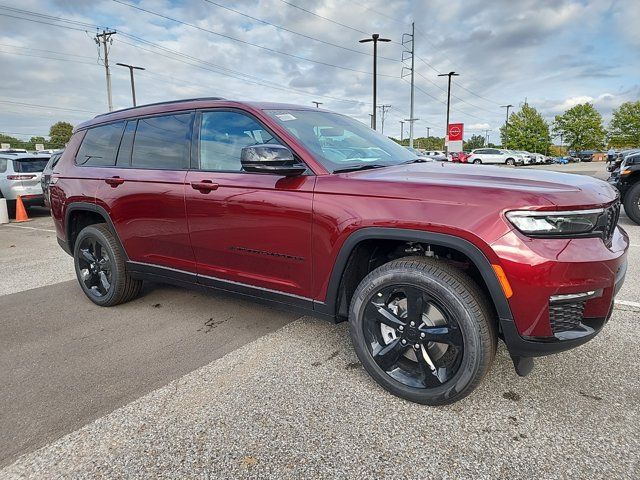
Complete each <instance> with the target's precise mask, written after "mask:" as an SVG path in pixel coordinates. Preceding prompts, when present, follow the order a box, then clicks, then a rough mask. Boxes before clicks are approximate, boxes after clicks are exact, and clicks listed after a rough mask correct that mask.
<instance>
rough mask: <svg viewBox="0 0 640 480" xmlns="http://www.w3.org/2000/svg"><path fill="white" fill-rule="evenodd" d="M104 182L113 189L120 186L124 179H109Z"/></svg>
mask: <svg viewBox="0 0 640 480" xmlns="http://www.w3.org/2000/svg"><path fill="white" fill-rule="evenodd" d="M105 182H106V183H108V184H109V185H111V186H112V187H113V188H116V187H117V186H118V185H122V184H123V183H124V178H120V177H117V176H116V177H111V178H106V179H105Z"/></svg>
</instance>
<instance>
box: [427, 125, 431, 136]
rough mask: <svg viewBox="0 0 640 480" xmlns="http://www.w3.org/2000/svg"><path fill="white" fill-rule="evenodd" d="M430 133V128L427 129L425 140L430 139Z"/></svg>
mask: <svg viewBox="0 0 640 480" xmlns="http://www.w3.org/2000/svg"><path fill="white" fill-rule="evenodd" d="M430 131H431V127H427V138H431V135H430V134H429V132H430Z"/></svg>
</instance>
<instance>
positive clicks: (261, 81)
mask: <svg viewBox="0 0 640 480" xmlns="http://www.w3.org/2000/svg"><path fill="white" fill-rule="evenodd" d="M15 10H17V9H15ZM20 13H22V14H25V15H37V16H39V17H42V16H45V15H42V14H37V13H35V12H30V11H28V10H21V11H20ZM0 16H9V17H12V18H16V19H19V20H25V21H29V22H35V23H41V24H46V25H50V26H53V27H59V28H65V29H70V30H75V31H81V32H85V33H86V32H87V30H86V29H82V28H74V27H69V26H67V25H60V24H57V23H50V22H45V21H41V20H35V19H31V18H25V17H17V16H13V15H8V14H3V13H0ZM45 17H47V18H49V17H51V19H55V20H56V21H57V20H59V21H65V22H67V23H73V22H74V21H72V20H68V19H63V18H61V17H52V16H50V15H46V16H45ZM78 23H81V24H83V25H88V26H89V27H92V28H94V27H95V28H98V27H97V25H91V24H86V23H84V22H78ZM119 34H120V35H122V36H125V37H127V38H130V39H132V40H134V41H137V42H141V43H144V44H146V45H149V46H152V47H154V48H157V49H160V50H163V51H165V52H168V53H171V54H172V55H176V56H180V57H183V58H187V59H189V60H191V61H194V62H198V63H203V64H207V65H210V66H212V67H214V68H217V69H221V70H225V71H228V72H232V73H233V74H225V73H223V72H219V71H216V70H211V69H209V68H205V67H203V66H201V65H194V64H192V63H189V62H186V61H184V60H180V59H177V58H173V57H170V56H167V55H161V54H159V53H158V52H155V51H153V50H148V49H145V48H143V47H141V46H140V45H135V44H132V43H128V42H125V41H123V40H120V43H124V44H126V45H129V46H132V47H135V48H139V49H141V50H144V51H147V52H150V53H153V54H154V55H160V56H163V57H165V58H168V59H170V60H174V61H178V62H181V63H184V64H186V65H189V66H191V67H194V68H200V69H203V70H207V71H211V72H213V73H217V74H220V75H225V76H231V77H233V78H238V79H240V80H243V81H245V82H248V83H254V84H257V85H261V86H265V87H268V88H272V89H277V90H282V91H285V92H289V93H290V92H291V91H294V92H297V93H299V94H301V95H306V96H314V97H322V98H327V99H330V100H335V101H339V102H346V103H353V104H359V105H366V104H367V103H366V102H363V101H359V100H352V99H346V98H341V97H336V96H332V95H322V94H318V93H314V92H309V91H305V90H300V89H295V88H292V87H282V86H281V85H279V86H278V85H269V84H268V83H265V82H268V81H266V80H264V79H261V78H260V77H255V76H253V75H249V74H246V73H242V72H238V71H235V70H231V69H228V68H225V67H222V66H219V65H215V64H212V63H210V62H206V61H204V60H201V59H199V58H197V57H192V56H190V55H187V54H184V53H182V52H177V51H175V50H171V49H168V48H166V47H163V46H161V45H158V44H155V43H153V42H149V41H148V40H145V39H143V38H141V37H138V36H135V35H131V34H128V33H126V32H124V31H119ZM245 77H246V78H245ZM247 78H253V79H257V80H253V81H252V80H248V79H247Z"/></svg>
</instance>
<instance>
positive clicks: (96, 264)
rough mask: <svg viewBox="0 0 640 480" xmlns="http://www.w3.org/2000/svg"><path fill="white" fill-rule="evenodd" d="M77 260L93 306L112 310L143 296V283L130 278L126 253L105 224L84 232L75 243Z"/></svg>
mask: <svg viewBox="0 0 640 480" xmlns="http://www.w3.org/2000/svg"><path fill="white" fill-rule="evenodd" d="M73 258H74V263H75V267H76V276H77V277H78V283H80V287H81V288H82V290H83V291H84V293H85V295H86V296H87V297H89V299H90V300H91V301H92V302H93V303H95V304H97V305H100V306H102V307H111V306H113V305H118V304H119V303H124V302H128V301H129V300H132V299H133V298H135V297H137V296H138V295H139V293H140V290H141V288H142V281H141V280H138V279H135V278H132V277H131V276H130V275H129V273H128V271H127V267H126V263H125V258H126V257H125V255H124V252H123V251H122V248H121V247H120V244H119V243H118V241H117V240H116V236H115V235H114V233H113V232H112V231H111V230H110V229H109V227H107V225H105V224H104V223H98V224H94V225H89V226H87V227H85V228H83V229H82V231H81V232H80V233H79V234H78V237H77V238H76V240H75V243H74V247H73Z"/></svg>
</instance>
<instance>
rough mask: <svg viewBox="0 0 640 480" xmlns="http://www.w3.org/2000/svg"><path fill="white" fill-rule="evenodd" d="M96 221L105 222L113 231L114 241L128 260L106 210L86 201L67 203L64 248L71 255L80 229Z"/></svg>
mask: <svg viewBox="0 0 640 480" xmlns="http://www.w3.org/2000/svg"><path fill="white" fill-rule="evenodd" d="M96 223H106V224H107V226H108V227H109V230H111V232H112V233H113V235H114V237H115V239H116V242H117V243H118V245H119V246H120V250H121V251H122V252H123V253H124V255H125V258H126V259H127V260H128V259H129V257H128V256H127V252H126V250H125V249H124V246H123V245H122V242H121V241H120V237H119V236H118V232H117V231H116V229H115V227H114V225H113V222H112V221H111V218H110V217H109V214H108V213H107V211H106V210H105V209H104V208H103V207H101V206H100V205H96V204H95V203H88V202H76V203H72V204H71V205H69V206H68V207H67V209H66V212H65V222H64V225H65V235H66V247H67V248H66V249H65V250H67V253H69V254H71V255H73V248H74V245H75V241H76V238H77V237H78V234H79V233H80V231H81V230H82V229H83V228H84V227H87V226H89V225H94V224H96Z"/></svg>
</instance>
